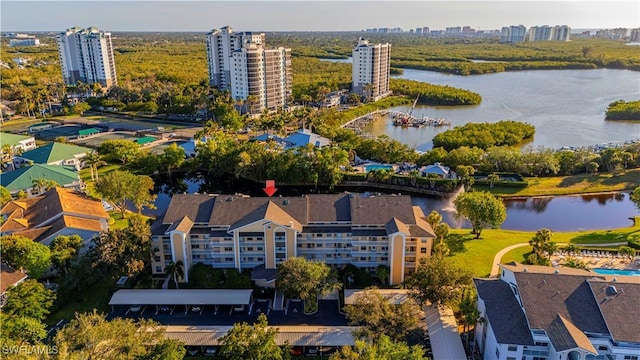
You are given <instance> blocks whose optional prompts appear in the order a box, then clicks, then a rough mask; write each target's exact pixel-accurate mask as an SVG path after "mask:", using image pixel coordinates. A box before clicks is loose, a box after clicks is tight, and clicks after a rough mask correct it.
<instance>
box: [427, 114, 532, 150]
mask: <svg viewBox="0 0 640 360" xmlns="http://www.w3.org/2000/svg"><path fill="white" fill-rule="evenodd" d="M535 131H536V130H535V127H534V126H533V125H530V124H527V123H521V122H517V121H513V120H503V121H499V122H497V123H467V124H465V125H463V126H456V127H455V128H453V129H451V130H447V131H445V132H442V133H440V134H438V135H436V136H434V138H433V146H434V147H443V148H444V149H446V150H453V149H456V148H459V147H461V146H469V147H478V148H481V149H488V148H490V147H492V146H503V145H516V144H519V143H520V142H522V140H524V139H528V138H530V137H532V136H533V134H534V133H535Z"/></svg>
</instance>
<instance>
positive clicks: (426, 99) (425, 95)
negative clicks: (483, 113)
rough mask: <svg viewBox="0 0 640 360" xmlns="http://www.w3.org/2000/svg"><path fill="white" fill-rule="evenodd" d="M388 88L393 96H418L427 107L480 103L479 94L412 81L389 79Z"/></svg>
mask: <svg viewBox="0 0 640 360" xmlns="http://www.w3.org/2000/svg"><path fill="white" fill-rule="evenodd" d="M389 88H391V90H392V91H393V93H394V94H403V95H409V96H410V97H412V98H415V97H417V96H419V99H418V101H419V102H420V103H423V104H428V105H477V104H480V101H482V97H481V96H480V94H477V93H474V92H472V91H469V90H464V89H458V88H454V87H451V86H443V85H432V84H428V83H424V82H420V81H413V80H404V79H391V80H390V81H389Z"/></svg>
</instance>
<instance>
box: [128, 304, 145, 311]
mask: <svg viewBox="0 0 640 360" xmlns="http://www.w3.org/2000/svg"><path fill="white" fill-rule="evenodd" d="M140 309H142V306H140V305H131V308H129V310H131V312H138V311H140Z"/></svg>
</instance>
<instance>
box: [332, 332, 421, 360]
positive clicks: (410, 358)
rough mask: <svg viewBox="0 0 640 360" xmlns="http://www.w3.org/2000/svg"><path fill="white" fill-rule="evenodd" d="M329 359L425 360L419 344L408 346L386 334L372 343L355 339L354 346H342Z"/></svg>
mask: <svg viewBox="0 0 640 360" xmlns="http://www.w3.org/2000/svg"><path fill="white" fill-rule="evenodd" d="M329 359H330V360H427V359H428V357H427V356H426V355H425V352H424V349H423V348H422V347H421V346H419V345H415V346H411V347H410V346H409V345H407V344H406V343H404V342H402V341H397V342H394V341H392V340H391V339H390V338H389V337H388V336H386V335H380V337H379V338H378V339H377V340H376V341H374V342H373V343H368V342H366V341H362V340H356V344H355V346H354V347H353V348H352V347H351V346H345V347H343V348H342V349H341V350H340V351H339V352H336V353H333V354H332V355H331V356H330V357H329Z"/></svg>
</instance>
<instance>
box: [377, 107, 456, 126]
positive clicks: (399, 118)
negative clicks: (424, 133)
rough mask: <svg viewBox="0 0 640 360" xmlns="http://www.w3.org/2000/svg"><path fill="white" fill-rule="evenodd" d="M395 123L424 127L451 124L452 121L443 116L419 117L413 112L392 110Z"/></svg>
mask: <svg viewBox="0 0 640 360" xmlns="http://www.w3.org/2000/svg"><path fill="white" fill-rule="evenodd" d="M389 114H391V117H392V119H393V125H395V126H402V127H423V126H449V125H451V121H447V120H445V119H442V118H432V117H429V116H423V117H417V116H413V115H411V113H404V112H402V111H390V112H389Z"/></svg>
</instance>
